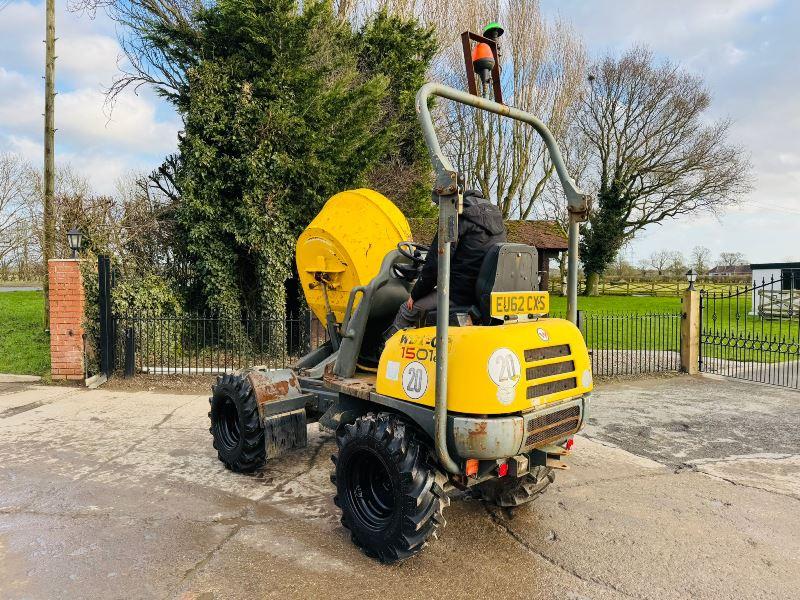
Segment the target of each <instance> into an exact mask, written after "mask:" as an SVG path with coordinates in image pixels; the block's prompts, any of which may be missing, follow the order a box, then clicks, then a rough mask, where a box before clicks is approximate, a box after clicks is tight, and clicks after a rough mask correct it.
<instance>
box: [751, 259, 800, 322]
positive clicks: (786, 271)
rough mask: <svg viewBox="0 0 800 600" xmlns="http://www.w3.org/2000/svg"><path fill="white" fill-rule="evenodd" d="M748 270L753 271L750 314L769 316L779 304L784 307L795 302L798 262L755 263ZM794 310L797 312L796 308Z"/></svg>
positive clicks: (799, 276)
mask: <svg viewBox="0 0 800 600" xmlns="http://www.w3.org/2000/svg"><path fill="white" fill-rule="evenodd" d="M750 268H751V269H752V271H753V291H752V304H751V307H752V308H751V312H750V314H762V315H763V314H764V313H765V312H766V313H767V314H769V313H770V312H772V311H773V310H774V309H775V306H778V305H779V304H780V303H781V302H782V303H783V304H784V306H788V305H789V304H794V303H796V302H797V298H798V296H800V262H775V263H757V264H752V265H750ZM795 290H797V291H795ZM779 310H780V309H779ZM794 310H795V311H796V310H797V307H796V306H795V308H794ZM794 314H795V315H797V312H795V313H794Z"/></svg>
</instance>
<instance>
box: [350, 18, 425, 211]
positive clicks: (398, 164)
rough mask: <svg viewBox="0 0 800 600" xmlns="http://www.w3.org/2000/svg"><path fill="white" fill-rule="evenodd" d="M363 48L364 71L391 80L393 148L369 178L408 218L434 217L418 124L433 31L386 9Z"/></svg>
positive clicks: (362, 39)
mask: <svg viewBox="0 0 800 600" xmlns="http://www.w3.org/2000/svg"><path fill="white" fill-rule="evenodd" d="M358 43H359V51H358V64H359V68H360V70H361V71H362V72H363V73H366V74H368V75H385V76H386V77H387V78H388V79H389V87H388V90H387V94H386V97H385V98H384V101H383V106H384V110H385V112H384V125H385V127H386V128H387V130H388V133H389V136H390V143H389V145H388V151H387V155H386V157H385V158H383V160H381V161H380V163H379V164H377V165H376V166H375V167H374V168H373V170H372V172H371V173H370V174H369V175H368V179H369V182H370V185H371V186H372V187H374V188H375V189H377V190H379V191H381V192H382V193H383V194H384V195H386V196H387V197H389V198H391V199H392V200H393V201H394V202H395V204H397V205H398V206H399V207H400V209H401V210H402V211H403V212H404V213H405V214H406V216H408V217H424V216H430V215H433V214H435V209H434V208H433V205H432V204H431V201H430V200H431V192H430V179H431V177H430V170H431V169H430V159H429V158H428V151H427V147H426V146H425V140H424V138H423V136H422V131H421V130H420V127H419V124H418V122H417V111H416V95H417V91H418V90H419V88H420V87H422V85H423V84H424V83H425V81H426V76H427V71H428V69H429V67H430V64H431V62H432V61H433V59H434V57H435V55H436V51H437V44H436V38H435V34H434V30H433V29H432V28H429V27H423V26H421V25H420V24H419V23H418V22H417V21H414V20H406V19H403V18H400V17H398V16H395V15H389V14H388V13H387V12H386V11H385V10H381V11H379V12H378V13H377V14H376V15H375V16H374V17H373V18H372V19H371V20H370V21H368V22H367V23H366V24H365V25H364V26H363V27H362V29H361V31H360V32H359V35H358Z"/></svg>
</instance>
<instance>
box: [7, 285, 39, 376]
mask: <svg viewBox="0 0 800 600" xmlns="http://www.w3.org/2000/svg"><path fill="white" fill-rule="evenodd" d="M49 371H50V339H49V337H48V335H47V334H46V333H45V332H44V294H43V293H42V292H2V293H0V373H16V374H21V375H46V374H47V373H48V372H49Z"/></svg>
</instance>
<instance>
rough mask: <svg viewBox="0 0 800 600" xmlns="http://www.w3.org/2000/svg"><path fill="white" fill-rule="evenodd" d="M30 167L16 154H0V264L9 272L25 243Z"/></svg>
mask: <svg viewBox="0 0 800 600" xmlns="http://www.w3.org/2000/svg"><path fill="white" fill-rule="evenodd" d="M30 169H31V166H30V165H29V164H28V163H27V162H25V161H24V160H22V158H21V157H19V156H18V155H16V154H11V153H8V152H4V153H2V154H0V265H2V266H3V268H4V270H6V271H7V270H8V269H9V267H10V266H11V263H12V262H14V263H15V262H16V261H17V259H18V257H19V256H20V255H21V254H22V253H24V250H23V246H25V245H26V244H27V239H28V237H27V231H26V230H27V227H26V225H27V223H26V217H27V214H26V211H25V209H26V198H27V194H28V192H29V188H28V185H29V181H30V180H29V175H30Z"/></svg>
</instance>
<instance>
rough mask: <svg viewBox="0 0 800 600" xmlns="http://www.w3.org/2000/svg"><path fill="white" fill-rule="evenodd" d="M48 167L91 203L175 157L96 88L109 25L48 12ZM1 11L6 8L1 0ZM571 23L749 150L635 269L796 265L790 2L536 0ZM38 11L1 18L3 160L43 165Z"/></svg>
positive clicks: (798, 55) (150, 126) (640, 250)
mask: <svg viewBox="0 0 800 600" xmlns="http://www.w3.org/2000/svg"><path fill="white" fill-rule="evenodd" d="M57 3H58V6H59V10H58V15H57V27H58V37H59V42H58V51H57V54H58V57H59V58H58V62H57V79H58V84H57V89H58V97H57V100H56V110H57V113H56V115H57V116H56V126H57V127H58V132H57V146H56V153H57V154H56V159H57V161H59V162H62V163H63V162H69V163H71V164H72V165H73V166H74V167H75V168H76V169H77V170H79V171H81V172H83V173H85V174H86V175H87V176H88V177H89V178H90V180H91V182H92V184H93V186H94V188H95V189H96V190H97V191H99V192H111V191H113V185H114V181H115V180H116V179H117V178H118V177H120V176H121V175H124V174H125V173H126V172H128V171H130V170H150V169H152V168H153V167H155V166H157V165H158V164H159V163H160V161H161V159H162V158H163V156H164V155H165V154H167V153H169V152H170V151H172V150H173V149H174V148H175V137H176V132H177V130H178V128H179V120H178V119H177V117H176V116H175V115H174V113H173V112H172V111H171V110H170V108H169V107H168V106H167V105H165V104H164V103H163V102H162V101H160V100H159V99H158V98H156V97H155V96H154V95H153V94H152V93H151V92H150V91H149V90H146V89H141V90H140V91H139V94H138V95H136V94H134V93H133V92H132V91H131V92H129V93H126V94H125V95H124V96H122V97H121V98H119V100H118V102H117V105H116V106H115V107H114V109H113V111H110V110H109V107H108V106H106V105H105V103H104V100H105V98H104V94H103V90H104V88H106V87H108V85H109V84H110V83H111V81H112V80H113V77H114V75H115V73H117V70H118V61H119V60H120V54H121V52H120V48H119V44H118V43H117V41H116V33H115V28H114V24H113V23H111V22H110V21H109V20H108V19H107V18H105V17H104V16H103V15H98V16H97V17H96V18H94V19H90V18H89V17H88V16H86V15H79V14H73V13H69V12H67V11H66V10H65V8H64V7H65V2H64V1H63V0H62V1H58V2H57ZM0 5H2V3H0ZM542 6H543V9H544V10H545V12H546V13H547V14H549V15H552V16H556V15H560V16H561V17H562V18H565V19H567V20H570V21H572V23H573V24H574V26H575V28H576V30H577V31H578V32H579V33H580V34H581V35H582V36H583V37H584V38H585V40H586V43H587V47H588V49H589V51H590V53H592V54H595V55H596V54H601V53H604V52H608V51H612V52H614V51H618V50H621V49H624V48H626V47H627V46H629V45H631V44H635V43H646V44H649V45H650V46H651V47H652V48H653V49H654V50H655V51H656V52H657V53H658V54H659V55H661V56H664V57H670V58H671V59H673V60H676V61H679V62H680V63H681V64H683V65H684V66H685V68H687V69H689V70H690V71H693V72H696V73H699V74H701V75H702V76H703V77H704V78H705V80H706V81H707V83H708V85H709V87H710V89H711V92H712V94H713V104H712V109H711V115H710V116H711V117H712V118H718V117H720V118H721V117H729V118H731V119H732V120H733V122H734V125H733V128H732V132H731V133H732V136H733V141H734V142H736V143H739V144H742V145H743V146H745V147H747V148H748V149H749V152H750V154H751V160H752V163H753V167H754V172H755V173H754V174H755V177H756V182H755V189H754V191H753V193H752V194H751V195H750V196H749V197H748V198H747V200H746V202H745V203H744V204H743V205H742V206H741V207H739V208H736V209H732V210H729V211H728V212H727V213H726V214H724V215H722V216H720V217H714V216H711V215H703V216H693V217H690V218H683V219H680V220H678V221H672V222H669V223H665V224H664V225H662V226H653V227H651V229H649V230H647V231H646V232H645V233H644V234H643V235H641V236H640V238H639V239H637V240H636V241H634V242H633V244H631V246H630V248H628V249H626V253H627V255H628V256H629V258H631V259H632V260H638V259H640V258H644V257H646V256H647V255H649V254H650V253H651V252H652V251H654V250H657V249H661V248H670V249H674V248H676V247H677V248H685V249H687V252H688V250H689V249H691V248H692V247H693V246H695V245H704V246H707V247H709V248H710V249H711V250H712V252H713V253H714V254H718V253H719V252H723V251H738V252H742V253H744V254H745V255H746V256H747V257H748V258H749V259H750V260H751V261H753V262H768V261H780V260H786V259H794V260H800V241H798V239H799V238H800V141H798V140H800V110H798V106H799V105H800V76H798V72H799V70H798V61H800V35H798V30H799V29H800V2H798V1H796V0H671V1H670V2H661V1H655V0H603V1H602V2H599V1H590V0H542ZM43 37H44V6H43V4H42V3H40V2H35V1H33V2H30V1H18V0H11V2H10V3H9V4H8V5H7V6H6V8H5V9H3V10H2V11H0V151H14V152H19V153H21V154H23V155H25V156H26V157H28V158H29V159H30V160H31V161H33V162H35V163H39V162H40V161H41V155H42V131H41V130H42V107H43V100H42V93H43V81H42V79H41V73H42V72H43V64H44V44H43V43H42V39H43Z"/></svg>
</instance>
